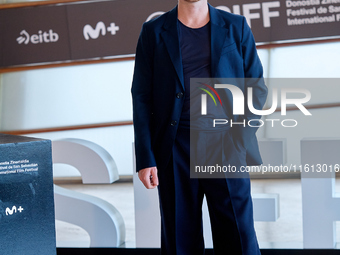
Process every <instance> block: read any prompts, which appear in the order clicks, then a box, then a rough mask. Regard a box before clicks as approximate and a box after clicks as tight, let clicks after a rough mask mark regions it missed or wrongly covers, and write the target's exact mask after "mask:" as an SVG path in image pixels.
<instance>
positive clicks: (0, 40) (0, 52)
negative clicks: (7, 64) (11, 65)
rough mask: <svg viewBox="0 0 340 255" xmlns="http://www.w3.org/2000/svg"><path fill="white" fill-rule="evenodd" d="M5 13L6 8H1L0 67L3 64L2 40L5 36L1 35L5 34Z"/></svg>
mask: <svg viewBox="0 0 340 255" xmlns="http://www.w3.org/2000/svg"><path fill="white" fill-rule="evenodd" d="M3 13H4V10H0V67H2V66H3V56H2V55H3V50H2V49H3V46H2V41H3V40H4V37H3V36H1V35H3V34H4V29H3V27H4V26H3V22H4V20H3Z"/></svg>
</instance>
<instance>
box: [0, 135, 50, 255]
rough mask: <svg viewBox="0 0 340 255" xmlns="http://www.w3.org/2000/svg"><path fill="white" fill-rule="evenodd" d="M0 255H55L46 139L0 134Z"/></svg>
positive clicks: (48, 143)
mask: <svg viewBox="0 0 340 255" xmlns="http://www.w3.org/2000/svg"><path fill="white" fill-rule="evenodd" d="M0 247H1V251H0V253H1V254H11V255H23V254H25V255H46V254H49V255H53V254H56V240H55V218H54V198H53V177H52V153H51V142H50V141H49V140H41V139H34V138H28V137H20V136H10V135H3V134H0Z"/></svg>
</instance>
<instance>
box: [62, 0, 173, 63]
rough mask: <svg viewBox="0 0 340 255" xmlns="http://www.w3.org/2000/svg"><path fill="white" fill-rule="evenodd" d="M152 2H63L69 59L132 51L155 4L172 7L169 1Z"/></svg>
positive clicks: (130, 0) (113, 54)
mask: <svg viewBox="0 0 340 255" xmlns="http://www.w3.org/2000/svg"><path fill="white" fill-rule="evenodd" d="M159 2H160V3H162V4H160V3H159ZM154 3H155V1H150V0H145V1H143V3H142V4H141V3H139V2H138V1H133V0H123V1H122V0H118V1H105V2H94V3H88V4H74V5H69V6H67V14H68V21H69V36H70V44H71V54H72V59H87V58H96V57H106V56H119V55H129V54H134V52H135V48H136V43H137V39H138V36H139V33H140V29H141V26H142V24H143V22H145V20H146V19H147V18H148V16H149V15H150V14H151V13H152V12H156V11H157V10H158V8H161V9H165V10H168V9H170V8H173V7H174V3H171V2H170V3H169V2H165V1H159V0H158V4H156V5H155V4H154ZM164 5H165V6H164Z"/></svg>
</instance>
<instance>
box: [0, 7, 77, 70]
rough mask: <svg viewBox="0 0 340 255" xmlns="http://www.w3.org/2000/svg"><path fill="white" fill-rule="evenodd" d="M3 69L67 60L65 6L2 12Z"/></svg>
mask: <svg viewBox="0 0 340 255" xmlns="http://www.w3.org/2000/svg"><path fill="white" fill-rule="evenodd" d="M2 16H3V19H4V33H2V34H1V37H2V39H3V47H2V49H3V58H4V60H3V61H4V64H5V66H12V65H21V64H31V63H42V62H53V61H63V60H69V59H70V50H69V38H68V25H67V17H66V6H42V7H30V8H17V9H8V10H5V11H4V13H3V14H2Z"/></svg>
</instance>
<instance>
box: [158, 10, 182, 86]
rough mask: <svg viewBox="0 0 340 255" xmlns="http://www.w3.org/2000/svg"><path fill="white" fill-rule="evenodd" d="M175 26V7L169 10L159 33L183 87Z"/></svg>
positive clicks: (179, 51) (180, 58)
mask: <svg viewBox="0 0 340 255" xmlns="http://www.w3.org/2000/svg"><path fill="white" fill-rule="evenodd" d="M177 26H178V24H177V7H176V8H174V9H172V10H171V11H170V12H169V14H168V16H167V19H166V21H165V22H164V25H163V28H164V31H163V32H162V33H161V36H162V38H163V40H164V43H165V45H166V48H167V50H168V53H169V55H170V58H171V61H172V63H173V65H174V67H175V70H176V73H177V76H178V78H179V80H180V82H181V85H182V87H183V89H185V88H184V77H183V66H182V57H181V50H180V45H179V36H178V28H177Z"/></svg>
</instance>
